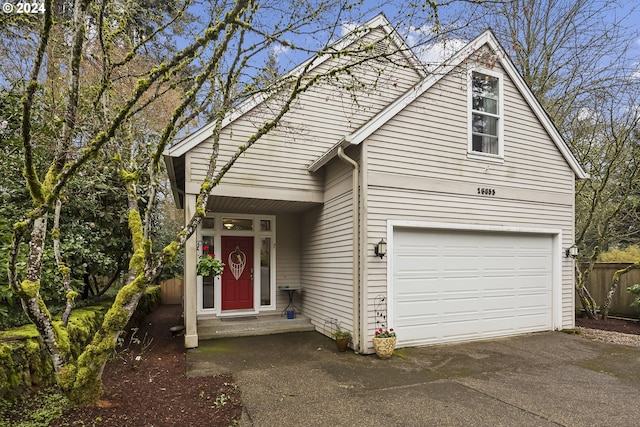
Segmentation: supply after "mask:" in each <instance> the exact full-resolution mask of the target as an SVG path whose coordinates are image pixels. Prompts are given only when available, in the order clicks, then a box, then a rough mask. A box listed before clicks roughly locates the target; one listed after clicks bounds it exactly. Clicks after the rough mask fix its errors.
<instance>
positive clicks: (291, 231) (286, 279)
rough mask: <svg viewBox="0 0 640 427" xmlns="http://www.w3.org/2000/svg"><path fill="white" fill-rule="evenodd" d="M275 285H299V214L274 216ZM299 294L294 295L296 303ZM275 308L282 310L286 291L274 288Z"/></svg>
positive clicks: (286, 301)
mask: <svg viewBox="0 0 640 427" xmlns="http://www.w3.org/2000/svg"><path fill="white" fill-rule="evenodd" d="M276 245H277V247H276V286H299V285H300V283H301V279H300V216H299V215H295V214H279V215H277V216H276ZM299 297H300V295H296V296H295V298H296V300H295V302H296V304H298V302H299V301H298V299H297V298H299ZM276 301H277V303H276V308H277V310H278V311H280V310H283V309H284V308H285V307H286V306H287V303H288V302H289V300H288V297H287V293H286V292H280V291H278V290H277V289H276Z"/></svg>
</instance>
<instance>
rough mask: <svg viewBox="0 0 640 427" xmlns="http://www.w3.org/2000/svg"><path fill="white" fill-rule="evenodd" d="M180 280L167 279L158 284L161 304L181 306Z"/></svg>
mask: <svg viewBox="0 0 640 427" xmlns="http://www.w3.org/2000/svg"><path fill="white" fill-rule="evenodd" d="M182 286H183V284H182V279H169V280H165V281H164V282H162V283H160V289H161V294H160V295H161V298H162V303H163V304H182Z"/></svg>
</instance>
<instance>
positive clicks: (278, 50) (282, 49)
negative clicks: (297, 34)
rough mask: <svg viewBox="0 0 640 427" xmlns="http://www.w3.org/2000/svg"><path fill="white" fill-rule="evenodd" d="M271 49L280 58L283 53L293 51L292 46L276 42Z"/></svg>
mask: <svg viewBox="0 0 640 427" xmlns="http://www.w3.org/2000/svg"><path fill="white" fill-rule="evenodd" d="M271 51H272V52H273V53H274V54H275V55H276V57H277V58H280V57H281V56H282V55H287V54H289V53H290V52H291V48H290V47H289V46H284V45H281V44H276V45H274V46H273V47H272V48H271Z"/></svg>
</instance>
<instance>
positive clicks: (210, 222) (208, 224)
mask: <svg viewBox="0 0 640 427" xmlns="http://www.w3.org/2000/svg"><path fill="white" fill-rule="evenodd" d="M215 224H216V221H215V219H214V218H202V228H208V229H212V230H213V229H214V228H215Z"/></svg>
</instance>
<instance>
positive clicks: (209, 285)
mask: <svg viewBox="0 0 640 427" xmlns="http://www.w3.org/2000/svg"><path fill="white" fill-rule="evenodd" d="M214 249H215V248H214V246H213V236H204V237H203V238H202V256H209V254H215V250H214ZM214 303H215V301H214V298H213V277H211V276H206V277H203V278H202V308H215V304H214Z"/></svg>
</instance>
